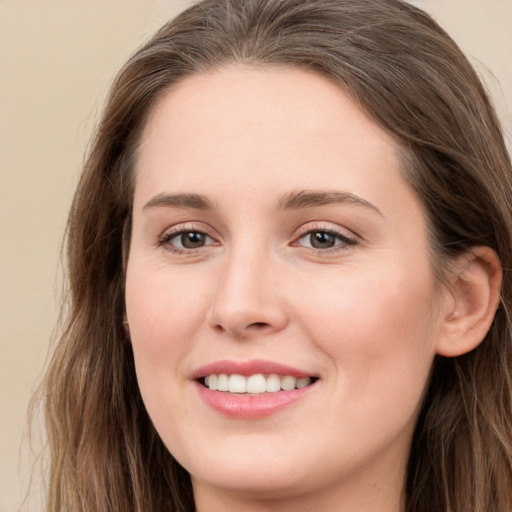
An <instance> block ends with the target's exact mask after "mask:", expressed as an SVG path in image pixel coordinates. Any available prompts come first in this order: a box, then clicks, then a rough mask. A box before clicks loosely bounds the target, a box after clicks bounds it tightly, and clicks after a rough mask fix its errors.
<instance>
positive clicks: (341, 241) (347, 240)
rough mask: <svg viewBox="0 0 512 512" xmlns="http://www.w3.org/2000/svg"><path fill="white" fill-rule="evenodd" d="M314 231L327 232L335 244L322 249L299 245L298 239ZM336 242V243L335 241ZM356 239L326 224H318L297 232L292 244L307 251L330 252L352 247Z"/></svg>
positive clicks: (355, 243) (310, 234)
mask: <svg viewBox="0 0 512 512" xmlns="http://www.w3.org/2000/svg"><path fill="white" fill-rule="evenodd" d="M314 233H322V234H327V235H330V236H332V237H334V241H335V245H333V246H332V247H327V248H324V249H317V248H315V247H306V246H301V245H300V240H302V239H304V238H305V237H307V236H310V237H311V236H312V235H313V234H314ZM336 242H338V243H336ZM357 243H358V242H357V240H356V239H355V238H352V237H349V236H347V235H346V234H344V233H341V232H340V231H338V230H336V229H333V228H332V227H327V226H318V227H313V228H309V229H307V230H305V231H303V232H302V233H299V235H298V236H297V238H296V240H295V241H294V242H293V243H292V245H293V246H300V247H302V248H303V249H306V250H308V251H312V252H314V253H322V254H324V253H332V252H338V251H345V250H347V249H348V248H350V247H353V246H355V245H357Z"/></svg>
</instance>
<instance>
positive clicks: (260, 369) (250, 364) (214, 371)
mask: <svg viewBox="0 0 512 512" xmlns="http://www.w3.org/2000/svg"><path fill="white" fill-rule="evenodd" d="M221 373H226V374H228V375H234V374H237V375H244V376H246V377H248V376H249V375H255V374H257V373H264V374H271V373H276V374H279V375H290V376H292V377H297V378H299V377H316V375H313V374H311V373H310V372H307V371H304V370H300V369H298V368H294V367H292V366H287V365H284V364H281V363H276V362H274V361H266V360H264V359H253V360H251V361H232V360H221V361H214V362H212V363H208V364H206V365H204V366H201V367H200V368H198V369H197V370H195V371H194V372H193V373H192V376H191V378H192V379H202V378H203V377H206V376H208V375H219V374H221Z"/></svg>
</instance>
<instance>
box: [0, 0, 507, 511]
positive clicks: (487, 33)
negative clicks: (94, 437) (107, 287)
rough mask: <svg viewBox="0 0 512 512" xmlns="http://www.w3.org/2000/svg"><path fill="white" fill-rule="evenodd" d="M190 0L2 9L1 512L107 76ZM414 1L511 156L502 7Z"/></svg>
mask: <svg viewBox="0 0 512 512" xmlns="http://www.w3.org/2000/svg"><path fill="white" fill-rule="evenodd" d="M189 3H190V2H189V1H187V0H168V1H164V0H115V1H114V0H108V1H105V0H89V1H87V2H84V1H81V0H60V1H59V0H0V178H1V182H0V183H1V185H0V223H1V224H0V225H1V251H0V408H1V409H0V434H1V435H0V512H14V511H15V510H18V509H19V507H20V504H21V501H22V497H23V496H24V493H25V492H26V489H27V485H28V479H29V476H30V468H31V465H32V463H33V461H34V458H33V457H32V456H31V454H30V450H29V449H28V448H29V447H28V443H27V442H26V439H25V442H24V443H23V449H22V448H21V446H22V439H23V438H24V437H25V438H26V432H27V428H26V412H27V406H28V403H29V399H30V395H31V393H32V391H33V389H34V386H35V384H36V382H37V380H38V378H39V376H40V374H41V370H42V368H43V366H44V362H45V359H46V356H47V352H48V347H49V340H50V338H51V333H52V330H53V328H54V325H55V323H56V321H57V315H58V302H59V293H60V282H61V278H60V277H59V276H60V270H59V254H60V245H61V240H62V235H63V231H64V228H65V222H66V216H67V211H68V208H69V205H70V201H71V197H72V193H73V188H74V186H75V185H76V183H77V179H78V174H79V172H80V167H81V164H82V162H83V157H84V153H85V149H86V146H87V142H88V140H89V137H90V134H91V131H92V129H93V127H94V124H95V122H96V120H97V118H98V115H99V112H100V111H101V106H102V104H103V101H104V98H105V94H106V91H107V89H108V86H109V83H110V82H111V80H112V78H113V76H114V74H115V72H116V71H117V69H118V68H119V67H120V66H121V65H122V64H123V62H124V61H125V60H126V58H127V57H128V56H129V55H130V54H131V53H132V51H133V50H134V49H135V48H137V47H138V46H140V45H141V44H142V43H143V42H144V41H145V40H146V39H147V37H148V36H149V35H150V34H151V33H152V32H153V31H154V30H155V29H156V28H157V27H158V26H160V25H161V24H162V23H163V22H164V21H165V20H167V19H168V18H169V17H171V16H172V15H173V14H174V13H176V12H178V11H179V10H180V9H181V8H183V7H185V6H186V5H188V4H189ZM414 3H415V4H417V5H419V6H423V7H424V8H425V9H426V10H427V11H429V12H430V13H431V14H433V15H434V17H435V18H436V19H437V20H438V21H439V22H440V23H441V24H442V25H443V26H444V27H445V28H446V29H447V30H448V32H449V33H450V34H451V35H452V36H453V37H454V39H455V40H456V41H457V42H458V43H459V44H460V46H461V48H462V49H463V50H464V51H465V52H466V54H467V55H468V56H469V57H470V58H471V60H472V61H473V63H474V64H475V66H476V68H477V70H478V71H479V72H480V74H481V75H482V76H483V77H484V79H485V81H486V83H487V87H488V89H489V90H490V91H491V93H492V95H493V97H494V100H495V103H496V105H497V107H498V110H499V113H500V116H501V118H502V121H503V124H504V127H505V129H506V132H507V134H508V138H509V147H510V139H511V138H512V30H511V28H510V27H511V26H512V0H417V1H414ZM34 448H35V450H36V451H37V443H36V445H35V447H34ZM37 488H38V486H37V484H36V485H35V486H34V496H33V498H35V500H36V505H35V506H34V510H41V507H40V506H39V507H38V506H37V494H38V492H37Z"/></svg>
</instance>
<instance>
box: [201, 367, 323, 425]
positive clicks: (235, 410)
mask: <svg viewBox="0 0 512 512" xmlns="http://www.w3.org/2000/svg"><path fill="white" fill-rule="evenodd" d="M191 378H192V380H193V381H194V382H195V384H196V389H197V390H198V392H199V396H200V397H201V398H202V400H203V401H204V403H205V404H206V405H207V406H209V407H210V408H211V409H213V410H214V411H216V412H217V413H220V414H221V415H222V416H224V417H229V418H234V419H243V420H257V419H260V418H265V417H268V416H271V415H273V414H276V413H278V412H279V411H281V410H283V409H288V408H289V407H292V406H293V404H296V403H299V402H302V401H303V400H306V397H308V396H309V395H310V394H311V393H314V389H316V388H317V387H318V386H317V383H318V381H319V380H320V377H319V376H318V375H313V374H310V373H309V372H307V371H304V370H300V369H298V368H293V367H291V366H286V365H283V364H280V363H276V362H273V361H265V360H251V361H245V362H240V361H232V360H224V361H216V362H214V363H210V364H208V365H206V366H203V367H201V368H198V369H197V370H196V371H195V372H194V373H193V374H192V375H191Z"/></svg>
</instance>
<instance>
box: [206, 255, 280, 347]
mask: <svg viewBox="0 0 512 512" xmlns="http://www.w3.org/2000/svg"><path fill="white" fill-rule="evenodd" d="M270 260H271V258H269V257H268V256H266V255H264V254H262V253H261V252H260V253H259V254H256V253H255V252H252V251H250V250H248V251H239V252H238V253H237V254H235V253H233V254H231V255H230V256H229V257H227V260H226V262H225V263H224V266H223V268H222V270H221V271H220V272H219V274H218V277H217V289H216V293H215V294H214V298H213V300H212V303H211V306H210V308H209V311H208V314H207V322H208V324H209V325H210V326H211V327H212V328H213V329H214V330H216V331H217V332H218V333H221V334H228V335H231V336H232V337H234V338H237V339H244V338H248V337H251V336H265V335H270V334H273V333H276V332H279V331H280V330H282V329H283V328H284V327H285V326H286V325H287V323H288V314H287V311H286V306H285V301H284V299H283V297H282V294H281V293H280V285H279V282H278V279H277V269H276V265H273V264H272V262H271V261H270Z"/></svg>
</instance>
